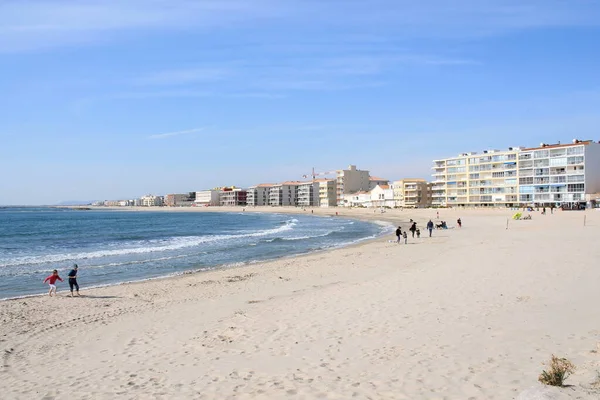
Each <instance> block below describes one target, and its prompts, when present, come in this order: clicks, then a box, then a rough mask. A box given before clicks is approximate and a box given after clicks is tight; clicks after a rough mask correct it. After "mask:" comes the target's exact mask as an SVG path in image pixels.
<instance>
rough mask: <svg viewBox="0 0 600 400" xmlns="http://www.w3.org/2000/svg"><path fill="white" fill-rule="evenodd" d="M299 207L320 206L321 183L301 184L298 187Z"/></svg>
mask: <svg viewBox="0 0 600 400" xmlns="http://www.w3.org/2000/svg"><path fill="white" fill-rule="evenodd" d="M296 198H297V205H298V206H299V207H318V206H319V182H313V181H310V182H301V183H299V184H298V186H297V193H296Z"/></svg>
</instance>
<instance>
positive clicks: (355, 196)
mask: <svg viewBox="0 0 600 400" xmlns="http://www.w3.org/2000/svg"><path fill="white" fill-rule="evenodd" d="M370 203H371V192H367V191H364V190H363V191H358V192H355V193H346V194H344V195H343V198H342V203H341V204H342V206H343V207H367V205H368V204H370Z"/></svg>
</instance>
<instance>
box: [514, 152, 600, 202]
mask: <svg viewBox="0 0 600 400" xmlns="http://www.w3.org/2000/svg"><path fill="white" fill-rule="evenodd" d="M518 172H519V174H518V176H519V202H520V203H522V204H537V205H550V204H553V205H563V206H568V207H578V206H579V205H584V204H585V202H586V194H592V193H596V192H598V191H600V144H598V143H596V142H593V141H591V140H574V141H573V143H571V144H553V145H548V144H542V146H541V147H537V148H527V149H522V150H521V151H520V152H519V157H518Z"/></svg>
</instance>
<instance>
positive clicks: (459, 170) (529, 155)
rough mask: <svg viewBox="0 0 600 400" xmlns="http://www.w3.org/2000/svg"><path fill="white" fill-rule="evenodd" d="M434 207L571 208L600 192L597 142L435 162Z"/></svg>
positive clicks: (511, 149)
mask: <svg viewBox="0 0 600 400" xmlns="http://www.w3.org/2000/svg"><path fill="white" fill-rule="evenodd" d="M432 169H433V170H434V171H433V182H432V187H431V191H432V205H433V206H438V207H446V206H483V207H493V206H507V207H514V206H523V205H531V204H533V205H556V206H565V207H571V206H573V205H574V204H576V203H579V202H584V201H585V194H586V193H592V192H594V191H597V190H598V189H600V144H598V143H595V142H593V141H591V140H586V141H582V140H574V141H573V143H571V144H554V145H548V144H542V145H541V146H540V147H536V148H521V147H509V148H508V150H506V151H500V150H486V151H484V152H483V153H482V154H477V153H463V154H460V155H459V156H457V157H452V158H447V159H440V160H434V165H433V167H432Z"/></svg>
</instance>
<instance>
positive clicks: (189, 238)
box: [0, 207, 390, 299]
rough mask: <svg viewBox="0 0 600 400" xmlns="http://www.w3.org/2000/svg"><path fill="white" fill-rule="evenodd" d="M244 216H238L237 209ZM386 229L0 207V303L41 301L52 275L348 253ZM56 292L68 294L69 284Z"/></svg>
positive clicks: (97, 275)
mask: <svg viewBox="0 0 600 400" xmlns="http://www.w3.org/2000/svg"><path fill="white" fill-rule="evenodd" d="M240 211H241V210H240ZM389 231H390V227H389V226H388V225H386V224H383V223H371V222H364V221H358V220H350V219H345V218H340V217H318V216H312V215H305V214H300V215H298V214H294V215H286V214H280V213H251V212H239V213H221V212H168V211H158V212H152V211H144V212H128V211H109V210H76V209H68V208H31V207H27V208H17V207H6V208H0V299H9V298H15V297H23V296H29V295H36V294H42V293H45V292H46V291H47V286H46V285H44V284H43V283H42V281H43V280H44V278H45V277H46V276H48V275H49V274H50V273H51V272H52V270H53V269H57V270H58V271H59V274H60V275H61V277H62V278H63V279H65V278H66V275H67V273H68V271H69V270H70V269H71V266H72V265H73V264H74V263H76V264H78V266H79V273H78V277H79V278H78V282H79V285H80V286H81V287H82V288H90V287H98V286H106V285H113V284H119V283H123V282H132V281H141V280H147V279H156V278H161V277H167V276H172V275H177V274H182V273H185V272H187V271H207V270H211V269H216V268H228V267H233V266H240V265H245V264H253V263H258V262H261V261H266V260H272V259H277V258H282V257H289V256H293V255H298V254H306V253H311V252H314V251H319V250H325V249H331V248H336V247H341V246H347V245H350V244H353V243H357V242H360V241H362V240H366V239H369V238H375V237H377V236H379V235H382V234H384V233H387V232H389ZM58 289H59V292H60V291H61V290H68V284H67V283H66V279H65V282H64V283H60V282H58Z"/></svg>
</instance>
